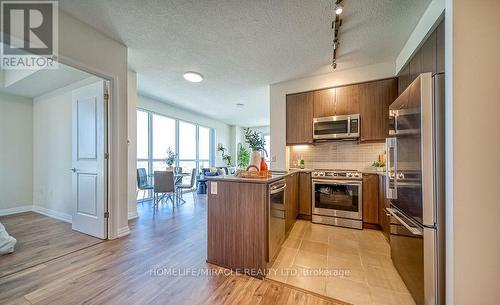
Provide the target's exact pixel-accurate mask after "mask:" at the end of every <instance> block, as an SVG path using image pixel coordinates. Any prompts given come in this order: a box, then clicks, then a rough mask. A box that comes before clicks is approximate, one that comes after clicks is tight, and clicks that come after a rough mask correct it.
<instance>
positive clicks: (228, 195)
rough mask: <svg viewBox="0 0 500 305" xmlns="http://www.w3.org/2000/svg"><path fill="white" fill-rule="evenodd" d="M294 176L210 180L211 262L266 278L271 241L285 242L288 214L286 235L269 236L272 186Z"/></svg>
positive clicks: (208, 214) (209, 225)
mask: <svg viewBox="0 0 500 305" xmlns="http://www.w3.org/2000/svg"><path fill="white" fill-rule="evenodd" d="M294 175H296V174H295V172H283V173H280V174H277V175H273V176H272V177H269V178H239V177H235V176H217V177H210V178H208V177H207V178H208V181H209V183H208V187H209V190H208V206H207V209H208V211H207V217H208V230H207V231H208V236H207V241H208V245H207V262H208V263H211V264H215V265H218V266H221V267H224V268H229V269H232V270H235V271H238V272H241V273H245V274H248V275H250V276H253V277H257V278H263V277H265V274H266V272H267V268H268V265H269V261H270V260H271V259H270V258H269V253H270V249H269V238H271V239H276V238H278V239H281V238H282V239H283V240H284V235H285V219H284V214H285V212H284V211H283V212H282V213H283V229H282V232H283V234H282V235H283V236H281V235H280V236H277V235H274V234H273V233H272V232H271V235H270V234H269V233H270V230H269V225H270V220H269V219H270V217H269V216H270V209H269V206H270V205H269V196H270V186H271V188H272V187H273V185H274V184H279V183H281V181H283V180H285V181H286V179H290V178H291V177H292V176H294ZM284 197H285V196H283V201H284ZM272 221H273V220H271V222H272ZM271 231H272V230H271ZM280 242H282V240H277V241H276V243H275V244H279V243H280ZM271 251H272V250H271Z"/></svg>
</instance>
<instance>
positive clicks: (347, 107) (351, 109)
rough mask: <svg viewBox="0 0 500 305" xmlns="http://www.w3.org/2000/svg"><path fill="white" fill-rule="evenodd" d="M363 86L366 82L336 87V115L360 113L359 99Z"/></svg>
mask: <svg viewBox="0 0 500 305" xmlns="http://www.w3.org/2000/svg"><path fill="white" fill-rule="evenodd" d="M363 86H364V84H358V85H349V86H344V87H337V88H336V89H335V115H347V114H355V113H359V99H360V95H361V88H362V87H363ZM361 124H363V122H361Z"/></svg>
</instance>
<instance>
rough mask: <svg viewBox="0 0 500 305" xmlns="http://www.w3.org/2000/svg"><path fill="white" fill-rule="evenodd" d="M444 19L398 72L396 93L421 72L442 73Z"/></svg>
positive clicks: (401, 91) (401, 90)
mask: <svg viewBox="0 0 500 305" xmlns="http://www.w3.org/2000/svg"><path fill="white" fill-rule="evenodd" d="M444 43H445V37H444V21H441V23H440V24H439V25H438V26H437V28H436V29H435V30H434V31H433V32H432V33H431V34H430V35H429V37H428V38H427V39H426V41H425V42H424V43H423V44H422V46H421V47H420V48H419V49H418V50H416V52H415V54H414V55H413V56H412V57H411V58H410V59H409V61H408V64H406V65H405V66H404V67H403V68H402V69H401V71H400V72H399V74H398V94H401V93H403V91H404V90H405V89H406V88H407V87H408V86H409V85H410V84H411V83H412V82H413V81H414V80H415V79H416V78H417V76H418V75H419V74H421V73H426V72H432V73H433V74H435V73H444Z"/></svg>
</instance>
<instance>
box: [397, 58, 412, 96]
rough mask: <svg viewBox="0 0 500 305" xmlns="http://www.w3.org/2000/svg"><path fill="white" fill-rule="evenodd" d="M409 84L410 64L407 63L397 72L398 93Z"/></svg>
mask: <svg viewBox="0 0 500 305" xmlns="http://www.w3.org/2000/svg"><path fill="white" fill-rule="evenodd" d="M409 84H410V65H409V64H407V65H406V66H404V67H403V69H402V70H401V72H399V74H398V95H400V94H401V93H403V91H405V89H406V87H408V85H409Z"/></svg>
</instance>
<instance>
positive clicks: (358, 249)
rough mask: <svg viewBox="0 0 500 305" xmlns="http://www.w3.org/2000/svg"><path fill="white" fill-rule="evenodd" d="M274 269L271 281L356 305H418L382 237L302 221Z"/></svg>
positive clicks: (371, 231) (283, 249)
mask: <svg viewBox="0 0 500 305" xmlns="http://www.w3.org/2000/svg"><path fill="white" fill-rule="evenodd" d="M273 268H275V270H276V271H277V274H274V275H272V276H270V278H271V279H274V280H277V281H281V282H286V283H288V284H290V285H293V286H296V287H299V288H302V289H306V290H310V291H314V292H316V293H320V294H323V295H326V296H329V297H333V298H336V299H339V300H343V301H346V302H349V303H353V304H356V305H363V304H365V305H382V304H385V305H392V304H398V305H415V304H414V302H413V299H412V297H411V295H410V294H409V292H408V289H407V288H406V286H405V284H404V282H403V280H402V279H401V277H400V276H399V273H398V272H397V270H396V268H395V267H394V265H393V263H392V260H391V257H390V246H389V243H388V242H387V240H386V239H385V237H384V235H383V233H382V232H380V231H375V230H355V229H348V228H340V227H334V226H325V225H318V224H311V223H310V222H307V221H297V222H296V223H295V225H294V227H293V228H292V230H291V233H290V234H289V236H288V238H287V240H286V241H285V242H284V244H283V247H282V249H281V251H280V253H279V255H278V257H277V260H276V262H275V264H274V265H273ZM305 271H307V272H309V273H304V272H305ZM384 297H385V299H384ZM384 302H385V303H384Z"/></svg>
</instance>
